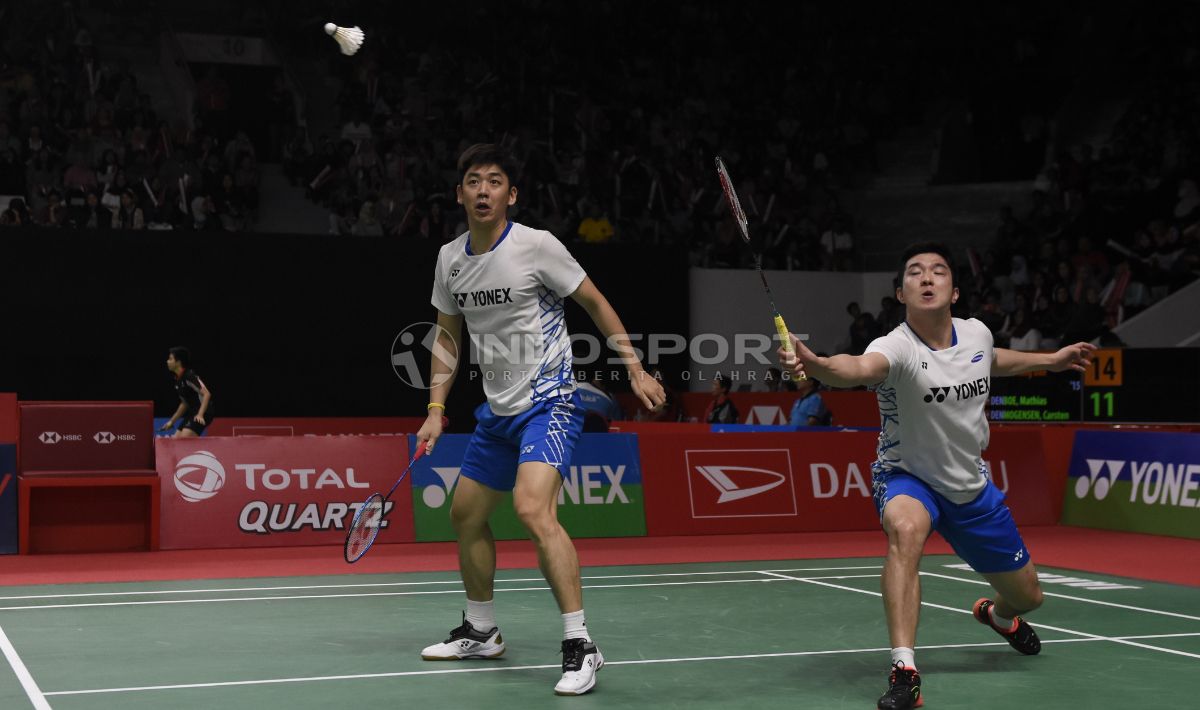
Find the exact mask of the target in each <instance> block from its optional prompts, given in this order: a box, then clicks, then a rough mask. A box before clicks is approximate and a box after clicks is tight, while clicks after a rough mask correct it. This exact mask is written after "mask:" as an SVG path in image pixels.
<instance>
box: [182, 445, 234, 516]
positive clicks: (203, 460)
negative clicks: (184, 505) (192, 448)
mask: <svg viewBox="0 0 1200 710" xmlns="http://www.w3.org/2000/svg"><path fill="white" fill-rule="evenodd" d="M224 487H225V467H224V466H222V465H221V462H220V461H218V460H217V457H216V456H213V455H212V453H211V452H208V451H197V452H196V453H194V454H189V455H187V456H184V457H183V458H182V459H180V461H179V463H178V464H177V465H176V466H175V489H176V490H178V491H179V494H180V495H182V496H183V499H184V500H186V501H187V502H189V503H199V502H200V501H202V500H208V499H209V498H212V497H213V496H215V495H216V494H217V492H218V491H220V490H221V489H222V488H224Z"/></svg>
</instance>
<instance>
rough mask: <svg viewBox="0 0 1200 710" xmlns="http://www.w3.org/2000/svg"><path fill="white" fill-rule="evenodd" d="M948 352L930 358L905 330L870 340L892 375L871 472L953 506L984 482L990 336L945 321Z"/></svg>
mask: <svg viewBox="0 0 1200 710" xmlns="http://www.w3.org/2000/svg"><path fill="white" fill-rule="evenodd" d="M952 322H953V324H954V344H953V345H951V346H950V347H948V348H946V349H945V350H931V349H930V348H929V346H928V345H926V344H925V343H924V342H923V341H922V340H921V339H920V338H919V337H917V334H916V333H914V332H913V331H912V329H911V328H909V326H908V324H907V323H901V324H900V325H899V326H897V327H896V329H895V330H893V331H892V332H890V333H888V334H887V335H885V336H883V337H881V338H876V339H875V340H874V341H872V342H871V344H870V345H869V346H868V347H867V350H866V352H869V353H880V354H882V355H883V356H884V357H886V358H887V359H888V362H889V363H890V364H891V370H890V372H889V373H888V376H887V379H885V380H884V381H883V382H882V383H880V384H879V386H878V388H877V389H876V397H877V398H878V400H879V418H880V431H879V447H878V449H877V451H876V461H875V463H874V464H873V465H872V470H874V471H880V470H882V471H887V470H889V469H893V468H896V469H900V470H903V471H906V472H908V473H911V474H912V475H914V476H916V477H917V478H919V479H921V480H922V481H924V482H925V483H927V484H929V486H930V487H931V488H933V489H934V490H935V491H937V492H938V493H940V494H942V495H943V496H945V497H946V498H949V499H950V500H951V501H953V502H955V503H959V504H962V503H969V502H971V501H972V500H974V499H975V497H976V496H977V495H979V491H980V490H982V489H983V487H984V484H985V483H986V481H987V479H988V478H990V477H991V474H990V473H989V472H988V470H987V466H986V465H985V464H984V462H983V458H982V456H981V453H982V452H983V450H984V449H986V448H987V445H988V423H987V417H986V415H985V413H984V411H983V405H984V402H985V401H986V400H987V395H988V392H989V391H990V390H991V372H992V359H993V357H994V353H993V350H992V333H991V331H990V330H988V328H987V326H985V325H984V324H983V323H981V322H979V321H978V320H975V319H973V318H972V319H971V320H961V319H959V318H954V319H952Z"/></svg>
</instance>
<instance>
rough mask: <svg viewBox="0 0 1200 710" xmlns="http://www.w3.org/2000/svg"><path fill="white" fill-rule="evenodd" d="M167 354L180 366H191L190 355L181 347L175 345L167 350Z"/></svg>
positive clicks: (188, 351) (189, 352)
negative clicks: (172, 356)
mask: <svg viewBox="0 0 1200 710" xmlns="http://www.w3.org/2000/svg"><path fill="white" fill-rule="evenodd" d="M167 352H169V353H170V354H172V355H174V356H175V359H176V360H177V361H179V364H180V365H183V366H184V367H191V366H192V353H191V351H190V350H188V349H187V348H185V347H183V346H182V345H176V346H175V347H173V348H170V349H169V350H167Z"/></svg>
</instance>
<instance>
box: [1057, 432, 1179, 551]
mask: <svg viewBox="0 0 1200 710" xmlns="http://www.w3.org/2000/svg"><path fill="white" fill-rule="evenodd" d="M1063 522H1064V523H1066V524H1067V525H1082V526H1085V527H1094V528H1106V529H1108V530H1125V531H1130V532H1142V533H1154V534H1158V535H1176V536H1179V537H1190V538H1197V539H1200V434H1173V433H1172V434H1168V433H1144V432H1118V431H1080V432H1077V433H1076V434H1075V447H1074V449H1073V450H1072V452H1071V469H1070V472H1069V474H1068V478H1067V490H1066V495H1065V500H1064V502H1063Z"/></svg>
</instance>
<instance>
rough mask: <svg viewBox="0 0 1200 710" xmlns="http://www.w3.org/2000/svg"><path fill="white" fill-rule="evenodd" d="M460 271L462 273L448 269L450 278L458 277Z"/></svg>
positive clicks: (459, 270)
mask: <svg viewBox="0 0 1200 710" xmlns="http://www.w3.org/2000/svg"><path fill="white" fill-rule="evenodd" d="M461 271H462V269H450V278H454V277H455V276H458V274H459V272H461Z"/></svg>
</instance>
